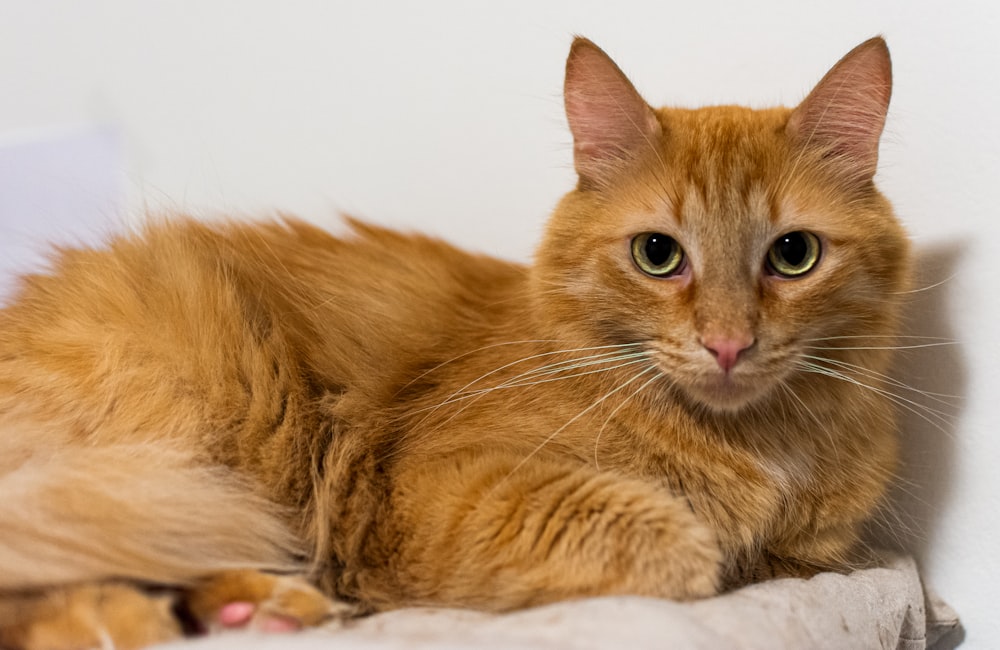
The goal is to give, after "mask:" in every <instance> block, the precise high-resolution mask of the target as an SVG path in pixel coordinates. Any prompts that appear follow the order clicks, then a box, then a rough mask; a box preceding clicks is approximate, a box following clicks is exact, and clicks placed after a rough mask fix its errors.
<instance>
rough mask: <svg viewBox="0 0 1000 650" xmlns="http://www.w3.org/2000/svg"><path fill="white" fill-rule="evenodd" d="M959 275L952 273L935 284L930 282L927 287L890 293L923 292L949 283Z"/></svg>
mask: <svg viewBox="0 0 1000 650" xmlns="http://www.w3.org/2000/svg"><path fill="white" fill-rule="evenodd" d="M957 275H958V274H957V273H952V274H951V275H949V276H948V277H946V278H945V279H944V280H939V281H938V282H935V283H934V284H929V285H927V286H926V287H917V288H916V289H908V290H906V291H893V292H892V293H891V294H890V295H893V296H903V295H906V294H911V293H921V292H923V291H930V290H931V289H937V288H938V287H940V286H942V285H944V284H947V283H948V282H951V281H952V280H954V279H955V277H956V276H957Z"/></svg>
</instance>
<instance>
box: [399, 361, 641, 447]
mask: <svg viewBox="0 0 1000 650" xmlns="http://www.w3.org/2000/svg"><path fill="white" fill-rule="evenodd" d="M639 345H641V344H640V343H626V344H620V345H605V346H594V347H589V348H577V349H566V350H557V351H554V352H550V353H545V354H537V355H532V356H530V357H525V358H524V359H519V360H517V361H514V362H512V363H509V364H505V365H504V366H503V367H501V368H499V369H497V370H494V371H491V372H490V373H486V375H483V376H482V377H480V378H478V379H477V380H476V382H478V381H480V380H482V379H483V378H484V377H486V376H488V375H490V374H493V373H494V372H497V371H498V370H502V369H504V368H507V367H510V366H512V365H516V364H517V363H521V362H524V361H527V360H531V359H537V358H540V357H543V356H549V355H552V354H563V353H571V352H578V351H587V350H599V349H607V348H618V349H616V350H612V351H610V352H604V353H601V354H597V355H589V356H587V357H583V359H591V360H593V359H597V358H601V360H600V361H599V362H595V363H616V362H617V361H622V360H623V359H626V358H627V359H633V358H635V359H636V360H630V361H627V362H626V363H617V364H616V365H611V366H606V367H604V368H599V369H597V370H591V371H588V372H585V373H576V374H575V375H568V376H563V377H556V378H552V379H547V380H543V381H536V382H531V383H525V384H524V385H525V386H528V385H535V384H539V383H547V382H549V381H558V380H560V379H569V378H570V377H571V376H579V375H583V374H597V373H600V372H608V371H611V370H615V369H617V368H620V367H624V366H627V365H634V364H636V363H641V362H643V361H645V360H646V354H647V353H645V352H641V353H626V354H624V355H623V354H622V352H621V348H628V347H636V346H639ZM578 361H580V359H570V360H564V361H559V362H555V363H552V364H547V365H544V366H541V367H540V368H534V369H532V370H529V371H526V372H524V373H521V374H520V375H517V376H515V377H514V378H512V379H509V380H507V382H504V383H503V384H499V385H497V386H493V387H490V388H485V389H482V390H478V391H473V392H469V391H465V392H460V391H456V392H454V393H452V394H451V395H449V396H448V397H447V398H446V399H445V400H444V401H442V402H439V403H437V404H434V405H432V406H427V407H424V408H421V409H415V410H413V411H411V413H414V414H417V413H425V415H424V417H422V418H421V419H420V420H419V421H418V422H417V423H415V424H414V425H412V426H411V427H410V428H409V430H408V432H407V433H404V434H403V436H402V439H401V440H400V444H398V445H397V446H396V450H395V451H394V452H391V453H390V454H388V455H387V456H386V458H390V457H392V456H394V455H396V454H398V453H401V452H402V451H403V450H404V449H405V445H404V444H403V443H404V442H406V438H407V437H409V436H410V435H412V432H414V431H417V430H420V429H421V428H422V426H423V425H424V424H425V423H426V422H427V420H428V419H429V418H430V417H432V416H433V415H434V413H435V412H437V411H438V410H439V409H441V408H442V407H444V406H447V405H449V404H454V403H457V402H465V403H464V404H463V405H462V407H461V408H459V409H457V410H455V411H454V412H453V413H451V414H449V415H448V417H446V418H445V419H444V420H442V421H440V422H437V423H436V424H435V426H434V427H433V428H432V429H430V430H429V431H427V432H425V435H429V434H431V433H433V432H434V431H437V430H439V429H441V428H442V427H444V426H445V425H447V424H448V423H449V422H451V421H452V420H454V419H455V418H456V417H458V416H459V415H461V414H462V413H463V412H464V411H465V410H466V409H468V408H469V407H470V406H472V405H473V404H475V403H476V402H478V401H479V400H480V399H481V398H482V397H484V396H485V395H487V394H489V393H491V392H492V391H494V390H498V389H500V388H504V387H511V388H514V387H520V384H518V385H513V384H510V382H512V381H516V380H518V379H519V378H523V377H528V376H532V375H533V373H537V372H538V371H539V370H541V369H544V368H547V367H552V366H557V365H560V364H573V363H576V362H578ZM573 369H574V368H573V367H571V366H564V367H563V371H569V370H573ZM476 382H470V383H469V384H466V386H465V387H463V389H464V388H468V387H469V386H472V385H474V384H475V383H476ZM505 384H507V386H505Z"/></svg>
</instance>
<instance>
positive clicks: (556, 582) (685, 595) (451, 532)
mask: <svg viewBox="0 0 1000 650" xmlns="http://www.w3.org/2000/svg"><path fill="white" fill-rule="evenodd" d="M394 505H395V513H394V517H395V518H397V521H396V523H397V524H399V525H402V528H398V527H397V528H396V530H397V531H405V532H399V533H398V534H397V539H402V540H405V541H403V542H402V545H401V548H399V549H398V550H397V553H398V557H396V558H393V560H394V561H393V562H392V563H391V566H392V567H394V568H395V569H396V570H397V571H398V572H399V574H400V575H398V576H389V579H391V580H399V583H397V584H400V585H401V587H400V588H401V589H402V590H403V591H404V592H405V593H406V597H407V599H408V600H410V601H413V602H437V603H448V604H455V605H461V606H472V607H479V608H485V609H492V610H506V609H512V608H517V607H523V606H529V605H536V604H540V603H545V602H551V601H556V600H562V599H566V598H574V597H582V596H597V595H606V594H637V595H647V596H658V597H666V598H672V599H678V600H686V599H692V598H698V597H704V596H709V595H712V594H714V593H715V592H716V590H717V587H718V582H719V572H720V561H721V552H720V550H719V547H718V544H717V542H716V539H715V536H714V534H713V533H712V531H711V530H710V529H709V528H708V527H707V526H705V525H704V524H703V523H702V522H700V521H699V520H698V519H697V517H696V516H695V514H694V513H693V512H692V510H691V509H690V507H689V506H688V503H687V501H686V500H685V499H683V498H679V497H677V496H675V495H673V494H670V493H669V492H667V491H666V490H664V489H662V488H659V487H657V486H654V485H651V484H649V483H646V482H643V481H639V480H635V479H630V478H626V477H623V476H620V475H616V474H613V473H608V472H597V471H594V470H593V469H590V468H586V467H582V466H580V465H576V464H569V463H564V462H557V461H543V460H539V459H531V460H529V461H527V462H522V459H520V458H516V457H499V458H497V457H491V456H490V455H489V454H475V455H472V454H470V455H468V456H463V457H452V458H448V459H444V460H440V461H438V462H435V463H423V464H421V466H420V467H413V468H411V469H409V470H406V471H404V472H403V473H402V474H401V475H400V476H399V478H398V481H397V487H396V490H395V493H394ZM364 586H365V585H364V583H363V582H362V587H363V588H364ZM370 586H372V587H374V588H375V589H374V591H377V586H376V585H374V584H372V585H370Z"/></svg>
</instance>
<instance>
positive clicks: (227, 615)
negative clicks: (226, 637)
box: [219, 601, 257, 627]
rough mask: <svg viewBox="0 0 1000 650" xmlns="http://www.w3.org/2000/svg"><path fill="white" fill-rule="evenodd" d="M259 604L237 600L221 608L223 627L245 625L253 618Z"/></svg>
mask: <svg viewBox="0 0 1000 650" xmlns="http://www.w3.org/2000/svg"><path fill="white" fill-rule="evenodd" d="M255 611H257V606H256V605H254V604H253V603H247V602H242V601H237V602H235V603H229V604H228V605H225V606H223V608H222V609H220V610H219V623H221V624H222V626H223V627H243V626H244V625H246V624H247V623H249V622H250V619H251V618H253V614H254V612H255Z"/></svg>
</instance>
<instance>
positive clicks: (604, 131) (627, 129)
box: [563, 37, 661, 186]
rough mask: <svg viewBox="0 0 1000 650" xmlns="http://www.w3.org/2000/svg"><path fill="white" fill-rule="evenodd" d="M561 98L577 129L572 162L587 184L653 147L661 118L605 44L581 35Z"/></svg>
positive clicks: (568, 64) (571, 54)
mask: <svg viewBox="0 0 1000 650" xmlns="http://www.w3.org/2000/svg"><path fill="white" fill-rule="evenodd" d="M563 97H564V100H565V103H566V117H567V119H568V120H569V128H570V131H571V132H572V133H573V163H574V165H575V167H576V173H577V174H578V175H579V176H580V181H581V183H582V184H583V185H589V186H601V185H604V184H606V183H607V182H609V181H610V180H611V178H612V177H613V176H614V175H615V174H617V173H618V172H619V171H620V170H621V168H622V167H623V166H625V165H627V164H628V163H629V162H631V161H633V160H634V159H635V158H636V157H637V156H638V155H640V154H641V152H642V151H643V150H645V149H648V148H649V147H656V146H658V144H657V139H658V138H659V136H660V133H661V127H660V122H659V120H657V119H656V114H655V113H654V112H653V109H652V108H650V107H649V104H647V103H646V101H645V100H644V99H643V98H642V97H641V96H640V95H639V93H638V91H636V89H635V87H634V86H633V85H632V82H630V81H629V80H628V78H627V77H626V76H625V74H624V73H623V72H622V71H621V70H620V69H619V68H618V66H617V65H615V62H614V61H612V60H611V58H610V57H609V56H608V55H607V54H605V53H604V51H603V50H601V48H599V47H597V46H596V45H594V44H593V43H592V42H590V41H589V40H587V39H585V38H580V37H577V38H576V39H575V40H574V41H573V46H572V47H571V48H570V51H569V58H568V59H567V60H566V83H565V86H564V92H563Z"/></svg>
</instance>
